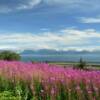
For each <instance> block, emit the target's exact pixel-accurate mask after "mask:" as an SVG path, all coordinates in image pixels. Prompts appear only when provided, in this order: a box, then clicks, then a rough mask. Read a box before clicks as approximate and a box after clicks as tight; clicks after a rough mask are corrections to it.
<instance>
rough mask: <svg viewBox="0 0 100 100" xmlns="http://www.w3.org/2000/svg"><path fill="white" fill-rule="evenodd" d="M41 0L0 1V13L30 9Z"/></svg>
mask: <svg viewBox="0 0 100 100" xmlns="http://www.w3.org/2000/svg"><path fill="white" fill-rule="evenodd" d="M40 2H41V0H16V1H15V0H9V1H8V0H5V1H2V0H1V1H0V13H8V12H11V11H16V10H25V9H32V8H34V7H35V6H37V5H38V4H39V3H40Z"/></svg>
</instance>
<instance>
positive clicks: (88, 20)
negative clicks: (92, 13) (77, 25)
mask: <svg viewBox="0 0 100 100" xmlns="http://www.w3.org/2000/svg"><path fill="white" fill-rule="evenodd" d="M79 20H80V22H81V23H86V24H97V23H100V17H81V18H79Z"/></svg>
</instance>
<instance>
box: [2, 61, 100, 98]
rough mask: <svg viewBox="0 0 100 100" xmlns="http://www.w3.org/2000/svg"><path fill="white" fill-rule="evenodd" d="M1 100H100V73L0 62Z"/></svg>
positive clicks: (33, 64)
mask: <svg viewBox="0 0 100 100" xmlns="http://www.w3.org/2000/svg"><path fill="white" fill-rule="evenodd" d="M0 100H100V71H99V70H89V71H87V70H80V69H73V68H72V67H71V66H68V67H66V68H63V67H62V66H58V65H50V64H47V63H31V62H27V63H25V62H20V61H0Z"/></svg>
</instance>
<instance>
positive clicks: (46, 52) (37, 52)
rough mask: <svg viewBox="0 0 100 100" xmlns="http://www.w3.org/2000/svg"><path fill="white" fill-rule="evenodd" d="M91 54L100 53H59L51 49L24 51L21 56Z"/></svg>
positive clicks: (72, 51) (71, 51)
mask: <svg viewBox="0 0 100 100" xmlns="http://www.w3.org/2000/svg"><path fill="white" fill-rule="evenodd" d="M89 53H99V54H100V51H93V52H89V51H86V50H84V51H75V50H68V51H57V50H50V49H40V50H24V51H23V52H21V53H20V54H21V55H65V54H89Z"/></svg>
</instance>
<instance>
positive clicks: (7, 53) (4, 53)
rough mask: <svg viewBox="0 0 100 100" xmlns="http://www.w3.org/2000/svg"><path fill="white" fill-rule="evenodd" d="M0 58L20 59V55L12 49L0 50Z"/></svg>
mask: <svg viewBox="0 0 100 100" xmlns="http://www.w3.org/2000/svg"><path fill="white" fill-rule="evenodd" d="M0 60H7V61H13V60H20V55H19V54H17V53H15V52H12V51H2V52H1V53H0Z"/></svg>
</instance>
